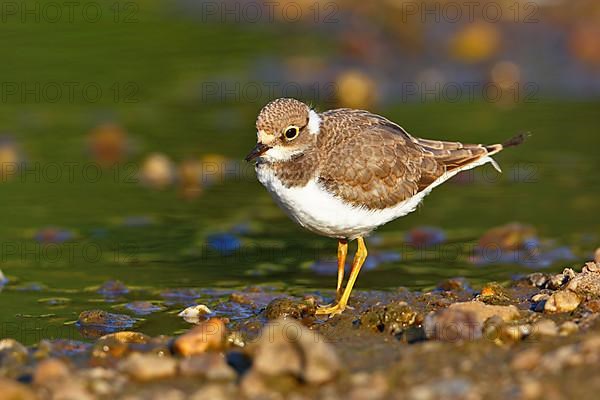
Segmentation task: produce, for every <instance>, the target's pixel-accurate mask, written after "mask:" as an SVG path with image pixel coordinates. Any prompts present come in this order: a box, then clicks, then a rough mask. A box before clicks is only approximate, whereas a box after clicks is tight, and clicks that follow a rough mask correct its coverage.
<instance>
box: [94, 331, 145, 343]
mask: <svg viewBox="0 0 600 400" xmlns="http://www.w3.org/2000/svg"><path fill="white" fill-rule="evenodd" d="M111 339H115V340H117V341H119V342H121V343H137V344H146V343H148V342H149V341H150V339H151V338H150V336H148V335H144V334H143V333H140V332H133V331H121V332H115V333H109V334H108V335H104V336H102V337H101V338H100V339H98V340H99V341H100V340H111Z"/></svg>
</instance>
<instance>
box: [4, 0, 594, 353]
mask: <svg viewBox="0 0 600 400" xmlns="http://www.w3.org/2000/svg"><path fill="white" fill-rule="evenodd" d="M0 19H1V24H2V35H1V36H0V37H1V39H0V44H1V45H2V49H3V51H4V57H3V62H2V63H0V76H1V77H2V79H1V87H0V96H1V97H0V98H1V102H2V104H1V106H0V191H1V193H2V195H1V196H0V209H1V210H2V214H1V215H2V223H1V224H0V243H1V254H0V257H1V258H0V287H2V288H3V290H2V292H1V293H0V305H1V306H0V321H2V328H1V329H2V332H0V333H1V334H2V336H14V337H17V336H18V339H19V340H21V341H22V342H25V343H32V342H35V341H38V340H40V339H41V338H44V337H46V336H49V337H50V336H52V337H62V336H70V335H74V336H77V337H79V336H78V335H79V333H73V332H74V331H72V330H69V329H67V330H64V327H65V326H66V327H68V326H69V324H70V323H71V322H72V321H75V320H76V319H77V315H78V314H79V312H81V311H82V310H83V309H87V308H92V306H93V307H100V308H104V309H107V310H113V309H119V310H121V311H123V310H125V312H129V313H133V314H135V315H138V313H139V312H140V308H142V310H141V313H142V314H143V313H144V312H146V311H148V310H150V311H149V312H146V314H150V315H148V316H147V317H145V318H147V322H146V323H145V325H144V326H143V328H142V330H143V331H144V332H148V333H150V334H169V333H172V332H174V331H176V330H177V329H179V328H181V327H182V326H183V325H182V322H181V321H179V320H176V318H174V317H173V315H172V314H173V313H172V312H170V311H169V310H171V309H170V308H169V307H176V308H177V307H180V306H182V305H185V304H189V303H194V302H196V301H198V299H199V298H205V300H204V301H209V300H206V298H212V299H214V298H216V297H218V295H217V294H215V293H217V292H215V291H216V290H229V289H235V288H239V287H245V286H248V285H270V286H275V287H278V288H283V289H284V290H287V291H289V292H290V293H307V292H317V293H320V292H321V290H322V289H331V288H332V287H333V284H334V280H335V277H334V275H335V266H334V263H333V260H334V257H335V241H333V240H330V239H327V238H321V237H317V236H315V235H313V234H310V233H308V232H304V231H302V230H301V229H300V228H299V227H297V226H296V225H295V224H294V223H293V222H291V221H289V220H288V219H287V218H286V217H285V216H284V214H283V213H282V212H281V211H280V210H279V209H278V208H277V207H276V205H275V204H274V202H273V201H272V200H271V198H270V197H269V195H268V194H267V192H266V191H265V190H264V188H262V187H261V186H260V184H259V183H258V182H257V181H256V179H255V175H254V170H253V166H252V165H249V164H246V163H244V162H243V161H242V159H243V157H244V156H245V155H246V154H247V152H248V151H249V150H250V149H251V148H252V147H253V145H254V142H255V140H256V136H255V128H254V122H255V119H256V115H257V113H258V112H259V110H260V109H261V107H262V106H264V105H265V104H266V103H267V102H268V101H270V100H272V99H274V98H277V97H284V96H285V97H295V98H298V99H301V100H304V101H306V102H307V103H309V104H311V105H312V106H313V107H315V108H316V109H317V110H321V111H323V110H326V109H329V108H333V107H355V108H365V109H368V110H370V111H373V112H377V113H380V114H382V115H384V116H386V117H388V118H390V119H391V120H393V121H395V122H398V123H399V124H400V125H402V126H403V127H404V128H405V129H407V130H408V131H409V132H411V133H412V134H413V135H416V136H421V137H425V138H433V139H446V140H460V141H464V142H476V143H497V142H501V141H503V140H505V139H506V138H508V137H511V136H513V135H514V134H516V133H518V132H531V134H532V136H531V138H530V140H529V141H528V142H526V144H525V145H523V146H521V147H519V148H515V149H510V150H509V151H506V152H503V153H502V154H501V155H499V156H498V157H497V160H498V162H499V164H500V165H501V166H502V168H503V171H504V173H503V174H502V175H500V174H498V173H497V172H495V171H494V170H493V169H492V168H491V167H483V168H480V169H478V170H475V171H471V172H469V173H467V174H463V175H460V176H457V177H456V178H454V179H453V180H452V181H451V182H450V183H448V184H446V185H444V187H442V188H438V189H436V191H435V192H434V193H433V194H432V195H430V196H429V197H428V198H427V199H426V200H425V202H424V205H423V206H422V207H420V208H419V210H418V211H417V212H415V213H413V214H411V215H409V216H407V217H405V218H402V219H400V220H398V221H395V222H393V223H390V224H388V225H387V226H386V227H384V228H382V229H381V230H380V231H378V232H376V233H375V234H374V235H373V237H372V238H371V239H370V240H369V241H368V243H369V244H370V246H371V247H370V259H369V261H368V263H367V266H366V268H365V270H364V272H363V273H362V274H361V279H360V280H359V283H358V289H363V290H366V289H368V290H375V289H378V290H379V289H394V288H398V287H400V286H405V287H408V288H410V289H413V290H415V289H426V288H432V287H435V285H436V284H438V283H439V282H440V281H442V280H444V279H447V278H452V277H465V278H467V279H468V280H469V282H470V283H471V284H472V285H474V286H477V285H478V284H479V283H482V282H488V281H491V280H497V281H500V282H501V281H503V280H507V279H510V278H513V277H515V276H519V275H520V274H524V273H527V272H530V271H532V270H536V269H544V270H561V269H562V268H564V267H565V266H570V265H571V264H573V263H578V262H579V261H581V260H587V259H590V258H593V257H594V251H595V249H596V248H597V247H598V244H599V240H598V235H599V234H600V223H599V220H598V218H597V217H596V216H597V215H598V214H599V212H600V206H599V203H598V201H597V198H598V195H599V194H600V186H599V183H600V178H599V177H598V174H597V171H598V167H599V161H598V157H597V150H598V148H599V147H600V136H599V135H598V133H600V132H599V128H598V126H599V122H600V102H599V101H598V100H599V96H600V40H599V38H600V4H599V3H598V2H597V1H595V0H577V1H563V0H537V1H518V0H507V1H489V2H488V1H482V2H460V1H458V2H456V1H442V0H434V1H412V0H409V1H401V0H382V1H376V2H365V1H350V0H349V1H341V2H335V1H315V0H295V1H286V0H279V1H275V2H256V1H226V0H224V1H201V0H173V1H169V2H164V1H163V2H161V1H155V0H146V1H144V2H136V1H116V2H115V1H114V0H110V1H108V0H107V1H90V2H81V3H57V2H46V1H37V2H36V1H25V2H21V1H19V2H16V1H15V2H11V1H7V2H3V3H2V6H1V10H0ZM351 251H353V249H351ZM127 293H135V294H131V295H130V296H129V297H127V296H126V297H127V298H126V299H125V300H122V299H120V298H119V297H115V295H124V294H127ZM140 293H141V294H140ZM219 293H221V292H219ZM203 296H204V297H203ZM211 296H212V297H211ZM138 297H139V298H138ZM136 301H137V302H136ZM140 301H143V302H141V303H140ZM132 303H133V305H132ZM48 327H53V330H52V331H49V330H48V329H49V328H48Z"/></svg>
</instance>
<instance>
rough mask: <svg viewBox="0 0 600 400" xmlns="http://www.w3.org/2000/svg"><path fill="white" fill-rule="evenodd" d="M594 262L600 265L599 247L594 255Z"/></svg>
mask: <svg viewBox="0 0 600 400" xmlns="http://www.w3.org/2000/svg"><path fill="white" fill-rule="evenodd" d="M594 261H595V262H596V264H600V247H598V248H597V249H596V252H595V253H594Z"/></svg>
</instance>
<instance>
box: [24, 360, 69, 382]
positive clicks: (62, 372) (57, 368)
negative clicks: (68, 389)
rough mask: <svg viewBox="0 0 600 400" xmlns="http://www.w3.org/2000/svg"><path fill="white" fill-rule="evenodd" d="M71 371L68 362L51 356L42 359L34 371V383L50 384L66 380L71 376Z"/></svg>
mask: <svg viewBox="0 0 600 400" xmlns="http://www.w3.org/2000/svg"><path fill="white" fill-rule="evenodd" d="M69 376H70V371H69V367H68V366H67V364H66V363H65V362H64V361H62V360H60V359H58V358H49V359H47V360H43V361H41V362H40V363H39V364H38V365H37V366H36V368H35V371H34V373H33V383H35V384H36V385H48V384H52V383H55V382H60V381H64V380H65V379H67V378H69Z"/></svg>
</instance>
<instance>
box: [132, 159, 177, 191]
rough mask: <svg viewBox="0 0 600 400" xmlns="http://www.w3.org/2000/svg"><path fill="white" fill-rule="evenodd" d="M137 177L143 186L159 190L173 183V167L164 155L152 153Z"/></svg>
mask: <svg viewBox="0 0 600 400" xmlns="http://www.w3.org/2000/svg"><path fill="white" fill-rule="evenodd" d="M139 177H140V182H141V183H142V184H144V185H145V186H148V187H150V188H152V189H157V190H161V189H164V188H166V187H167V186H169V185H171V184H172V183H173V180H174V178H175V167H174V165H173V162H172V161H171V159H170V158H169V157H167V156H166V155H165V154H162V153H153V154H150V155H149V156H148V157H146V159H145V160H144V162H143V164H142V166H141V168H140V176H139Z"/></svg>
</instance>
